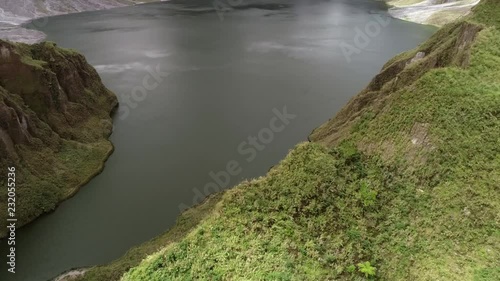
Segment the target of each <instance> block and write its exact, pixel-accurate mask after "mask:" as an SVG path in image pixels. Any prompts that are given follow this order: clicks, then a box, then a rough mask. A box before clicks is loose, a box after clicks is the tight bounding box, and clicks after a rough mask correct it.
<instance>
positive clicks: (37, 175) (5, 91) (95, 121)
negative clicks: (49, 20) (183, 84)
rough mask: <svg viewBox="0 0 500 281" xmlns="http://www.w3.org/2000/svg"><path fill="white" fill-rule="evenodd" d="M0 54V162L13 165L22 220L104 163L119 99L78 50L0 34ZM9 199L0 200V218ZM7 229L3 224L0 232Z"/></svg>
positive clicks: (49, 206) (3, 192)
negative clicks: (4, 38) (2, 37)
mask: <svg viewBox="0 0 500 281" xmlns="http://www.w3.org/2000/svg"><path fill="white" fill-rule="evenodd" d="M0 56H1V60H0V156H1V157H0V168H1V170H2V171H7V167H11V166H14V167H16V199H17V202H16V203H17V204H16V217H17V219H18V226H22V225H24V224H26V223H28V222H30V221H31V220H33V219H35V218H36V217H38V216H40V215H41V214H43V213H45V212H50V211H52V210H54V209H55V207H56V205H57V204H58V203H59V202H61V201H62V200H64V199H66V198H68V197H70V196H72V195H73V194H74V193H75V192H76V191H77V190H78V188H79V187H80V186H82V185H84V184H85V183H87V182H88V181H89V180H90V179H91V178H92V177H93V176H95V175H96V174H97V173H99V172H100V171H101V170H102V168H103V163H104V161H105V160H106V159H107V157H108V156H109V155H110V153H111V152H112V150H113V146H112V144H111V143H110V142H109V141H108V140H107V137H108V136H109V134H110V133H111V118H110V113H111V111H112V110H113V108H114V107H115V106H116V105H117V100H116V97H115V96H114V95H113V94H112V93H111V92H110V91H109V90H107V89H106V88H105V87H104V85H102V83H101V80H100V78H99V76H98V75H97V72H96V71H95V70H94V69H93V68H92V67H91V66H90V65H88V64H87V63H86V61H85V58H84V57H83V56H82V55H80V54H78V53H76V52H74V51H72V50H67V49H61V48H58V47H57V46H56V45H55V44H54V43H50V42H45V43H40V44H36V45H26V44H20V43H18V44H16V43H9V42H5V41H1V40H0ZM5 181H6V179H5V178H4V177H1V178H0V185H2V186H6V185H7V183H6V182H5ZM6 198H7V189H6V188H3V189H0V201H1V202H7V199H6ZM6 207H7V206H6V204H1V205H0V221H2V225H3V224H4V223H5V222H6V216H7V210H6ZM5 234H6V228H5V227H2V228H1V229H0V237H3V236H4V235H5Z"/></svg>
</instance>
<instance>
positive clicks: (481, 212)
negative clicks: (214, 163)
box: [77, 0, 500, 281]
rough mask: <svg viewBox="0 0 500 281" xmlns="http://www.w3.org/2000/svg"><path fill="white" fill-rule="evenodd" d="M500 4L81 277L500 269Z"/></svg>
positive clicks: (477, 280) (405, 60)
mask: <svg viewBox="0 0 500 281" xmlns="http://www.w3.org/2000/svg"><path fill="white" fill-rule="evenodd" d="M499 14H500V1H499V0H483V1H482V2H481V3H480V4H479V5H478V6H476V7H475V8H474V9H473V13H472V14H470V15H468V16H467V17H465V18H463V19H461V20H460V21H457V22H454V23H451V24H448V25H446V26H444V27H443V28H442V29H441V30H439V31H438V32H437V33H436V34H435V35H433V36H432V37H431V38H430V39H429V40H428V41H427V42H425V43H423V44H422V45H420V46H418V47H417V48H416V49H414V50H411V51H408V52H405V53H403V54H400V55H398V56H396V57H395V58H393V59H391V60H390V61H389V62H387V64H386V65H385V66H384V67H383V69H382V70H381V72H380V74H378V75H377V76H376V77H375V78H374V79H373V80H372V81H371V83H370V84H369V85H368V86H367V88H366V89H365V90H363V91H362V92H361V93H359V94H358V95H357V96H356V97H354V98H353V99H352V100H351V101H350V102H349V103H348V104H347V105H346V106H345V107H344V108H343V109H342V110H341V111H340V112H339V113H338V114H337V115H336V116H335V117H334V118H332V119H331V120H329V121H328V122H326V123H325V124H323V125H321V126H320V127H318V128H317V129H316V130H314V132H313V133H312V134H311V136H310V140H311V141H310V142H307V143H302V144H299V145H298V146H297V147H295V148H294V149H292V150H291V151H290V153H289V155H288V156H287V157H286V158H285V159H284V160H283V161H281V163H280V164H279V165H277V166H275V167H273V168H272V169H271V170H270V171H269V173H268V174H267V175H266V176H264V177H261V178H258V179H255V180H251V181H246V182H243V183H241V184H239V185H238V186H236V187H234V188H232V189H230V190H228V191H225V192H222V193H218V194H215V195H213V196H211V197H209V198H208V199H207V200H206V201H205V202H203V203H202V204H200V205H198V206H195V207H194V208H191V209H189V210H187V211H186V212H185V213H184V214H183V215H182V216H181V217H180V218H179V219H178V222H177V224H176V225H175V226H174V227H173V228H172V229H171V230H170V231H168V232H166V233H165V234H163V235H160V236H159V237H157V238H155V239H153V240H151V241H149V242H147V243H145V244H143V245H141V246H138V247H136V248H134V249H131V250H130V251H129V252H127V254H126V255H125V256H123V257H122V258H120V259H118V260H116V261H115V262H113V263H111V264H109V265H105V266H99V267H93V268H90V269H88V270H82V271H80V272H79V274H82V273H83V276H82V275H80V276H79V277H77V280H106V281H109V280H123V281H128V280H134V281H135V280H148V281H154V280H416V281H418V280H474V281H485V280H492V281H493V280H500V267H499V263H498V261H499V260H500V232H499V231H498V230H499V229H500V227H499V226H500V225H499V214H500V138H499V136H500V18H499V17H498V15H499Z"/></svg>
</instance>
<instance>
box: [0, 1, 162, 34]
mask: <svg viewBox="0 0 500 281" xmlns="http://www.w3.org/2000/svg"><path fill="white" fill-rule="evenodd" d="M153 1H154V0H142V1H137V0H75V1H58V0H23V1H19V0H2V1H0V39H4V40H10V41H16V42H24V43H35V42H39V41H41V40H43V39H44V38H45V35H44V34H43V33H42V32H39V31H36V30H33V29H31V28H35V29H36V28H37V27H43V25H44V24H46V21H47V19H39V18H43V17H48V16H55V15H63V14H70V13H78V12H84V11H95V10H103V9H110V8H116V7H123V6H127V5H134V4H137V3H147V2H153ZM158 1H159V0H158ZM33 19H39V20H36V21H34V22H32V23H31V24H30V25H29V26H27V27H30V29H27V28H24V27H21V26H20V25H22V24H24V23H27V22H29V21H31V20H33Z"/></svg>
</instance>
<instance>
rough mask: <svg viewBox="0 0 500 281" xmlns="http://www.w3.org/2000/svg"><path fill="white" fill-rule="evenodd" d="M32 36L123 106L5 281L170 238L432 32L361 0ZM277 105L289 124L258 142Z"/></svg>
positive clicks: (73, 27) (266, 4) (45, 275)
mask: <svg viewBox="0 0 500 281" xmlns="http://www.w3.org/2000/svg"><path fill="white" fill-rule="evenodd" d="M219 12H220V11H219ZM377 23H378V27H379V32H375V31H376V30H375V29H370V27H369V28H368V30H371V31H372V32H371V33H370V34H372V35H373V36H372V35H369V34H368V35H366V34H365V35H364V37H366V38H365V39H366V40H361V41H363V42H361V43H363V44H357V43H360V42H357V41H360V37H363V36H361V35H357V34H358V33H359V32H360V31H361V32H363V33H366V30H367V26H372V27H371V28H373V26H375V25H376V24H377ZM382 23H387V24H385V26H383V25H382ZM40 31H42V32H44V33H45V34H46V35H47V39H48V40H51V41H55V42H56V43H57V44H58V45H59V46H62V47H68V48H74V49H77V50H78V51H80V52H82V53H83V54H84V55H85V56H86V58H87V60H88V62H89V63H91V64H92V65H94V67H95V68H96V69H97V70H98V72H99V73H100V74H101V77H102V79H103V81H104V83H105V85H106V86H107V87H109V88H110V89H111V90H112V91H114V92H115V93H116V94H117V95H118V96H119V99H120V101H121V109H120V111H119V112H118V114H117V115H116V117H115V123H114V125H115V127H114V133H113V135H112V136H111V141H112V142H113V143H114V145H115V152H114V154H113V155H112V156H111V158H110V159H109V161H108V162H107V163H106V168H105V170H104V172H103V173H102V174H101V175H99V176H97V177H96V178H95V179H93V180H92V181H91V182H90V183H89V184H87V185H86V186H84V187H83V188H82V189H81V190H80V191H79V192H78V193H77V195H76V196H75V197H73V198H71V199H69V200H67V201H65V202H64V203H62V204H61V205H60V206H59V208H58V209H57V210H56V211H55V212H54V213H52V214H50V215H47V216H43V217H41V218H39V219H37V220H36V221H35V222H33V223H31V224H30V225H28V226H26V227H23V228H22V229H19V230H18V232H17V241H16V243H17V261H18V263H17V268H16V271H17V273H16V274H15V275H11V274H10V275H9V274H7V273H6V265H5V264H1V265H0V269H1V270H0V280H23V281H31V280H33V281H45V280H47V279H49V278H51V277H54V276H56V275H57V274H59V273H61V272H63V271H66V270H69V269H71V268H75V267H83V266H91V265H96V264H103V263H107V262H110V261H112V260H114V259H116V258H118V257H120V256H121V255H123V254H124V253H125V252H126V251H127V250H128V249H129V248H131V247H133V246H135V245H138V244H140V243H142V242H144V241H147V240H149V239H151V238H153V237H155V236H157V235H159V234H161V233H162V232H164V231H165V230H167V229H168V228H169V227H171V226H172V225H173V223H174V222H175V219H176V217H177V216H178V215H179V212H180V211H179V206H181V205H186V206H189V205H192V203H193V201H194V200H196V199H198V198H197V197H199V194H200V193H201V194H203V195H204V192H205V187H206V186H207V184H210V183H216V180H214V178H213V176H211V175H210V174H211V172H212V174H218V173H219V172H220V171H226V170H227V165H228V163H229V162H231V163H234V162H236V163H238V165H239V168H240V169H241V172H239V173H237V174H236V175H231V177H230V183H229V184H228V186H232V185H234V184H237V183H238V182H240V181H241V180H243V179H246V178H254V177H258V176H261V175H264V174H265V173H266V172H267V170H268V169H269V168H270V167H271V166H273V165H276V164H277V163H278V162H279V161H280V160H281V159H282V158H283V157H284V156H285V155H286V154H287V152H288V151H289V150H290V149H291V148H293V147H294V145H295V144H297V143H299V142H301V141H306V140H307V136H308V134H309V133H310V132H311V131H312V130H313V129H314V128H315V127H317V126H319V125H320V124H321V123H323V122H325V121H326V120H328V119H329V118H331V117H332V116H333V115H334V114H335V113H336V112H337V111H338V110H339V109H340V108H341V107H342V106H343V105H345V104H346V103H347V101H348V100H349V99H350V98H351V97H352V96H354V95H355V94H357V93H358V92H359V91H360V90H361V89H363V88H364V87H365V86H366V85H367V83H368V82H369V81H370V80H371V78H372V77H373V76H374V75H375V74H377V73H378V71H379V70H380V68H381V67H382V65H383V64H384V63H385V62H386V61H387V60H388V59H389V58H391V57H393V56H394V55H396V54H398V53H400V52H402V51H404V50H407V49H411V48H414V47H415V46H417V45H418V44H419V43H420V42H423V41H424V40H425V39H427V38H428V37H429V36H430V35H431V34H432V33H433V32H434V28H430V27H426V26H421V25H417V24H412V23H408V22H403V21H399V20H396V19H392V20H390V19H389V18H388V16H387V13H386V8H385V5H384V4H383V3H380V2H377V1H369V0H343V1H341V0H337V1H300V2H299V1H251V2H247V1H242V4H241V5H239V6H238V7H235V8H234V9H231V10H228V11H226V12H224V13H223V15H222V17H221V16H220V13H217V11H216V10H215V9H214V7H213V5H212V2H211V1H168V2H162V3H156V4H147V5H138V6H131V7H125V8H118V9H112V10H105V11H96V12H85V13H79V14H71V15H63V16H57V17H51V18H49V19H48V21H47V24H46V25H44V27H40ZM356 42H357V43H356ZM342 46H344V49H343V47H342ZM345 46H351V47H354V49H355V52H354V53H351V55H349V56H346V52H345V51H346V49H345ZM349 50H350V51H351V52H353V49H352V48H351V49H349ZM145 80H147V83H145V82H144V81H145ZM284 107H286V111H287V112H288V113H290V114H293V115H294V116H296V117H295V118H293V119H290V120H289V123H288V124H284V125H285V126H284V129H283V130H281V131H273V137H272V138H271V140H269V138H267V139H266V142H268V143H264V142H262V141H261V140H260V139H259V133H260V134H262V133H261V132H262V131H263V130H265V129H266V128H271V127H270V126H271V125H270V124H271V120H273V118H274V117H275V116H276V112H275V111H276V110H278V111H280V112H282V111H283V109H284ZM276 124H277V125H281V124H282V123H276ZM249 137H257V139H258V141H259V148H256V147H253V146H252V145H251V144H250V141H249V140H250V139H249ZM268 140H269V141H268ZM252 148H253V150H254V151H255V153H251V152H249V151H250V150H252ZM242 151H244V152H243V153H242ZM252 155H253V156H254V157H253V158H252V157H250V156H252ZM249 158H252V159H251V160H250V161H249V160H248V159H249ZM211 186H213V185H211ZM0 249H1V253H2V255H4V253H6V250H7V245H6V243H5V241H1V246H0Z"/></svg>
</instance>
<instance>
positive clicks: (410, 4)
mask: <svg viewBox="0 0 500 281" xmlns="http://www.w3.org/2000/svg"><path fill="white" fill-rule="evenodd" d="M386 2H388V3H389V4H390V5H391V6H393V7H392V8H391V9H389V13H390V14H391V15H392V16H393V17H395V18H399V19H403V20H407V21H412V22H417V23H422V24H432V25H437V26H442V25H444V24H447V23H449V22H452V21H454V20H456V19H458V18H460V17H462V16H464V15H466V14H468V13H469V12H470V10H471V9H472V7H474V6H475V5H477V4H478V3H479V2H480V0H388V1H386Z"/></svg>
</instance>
